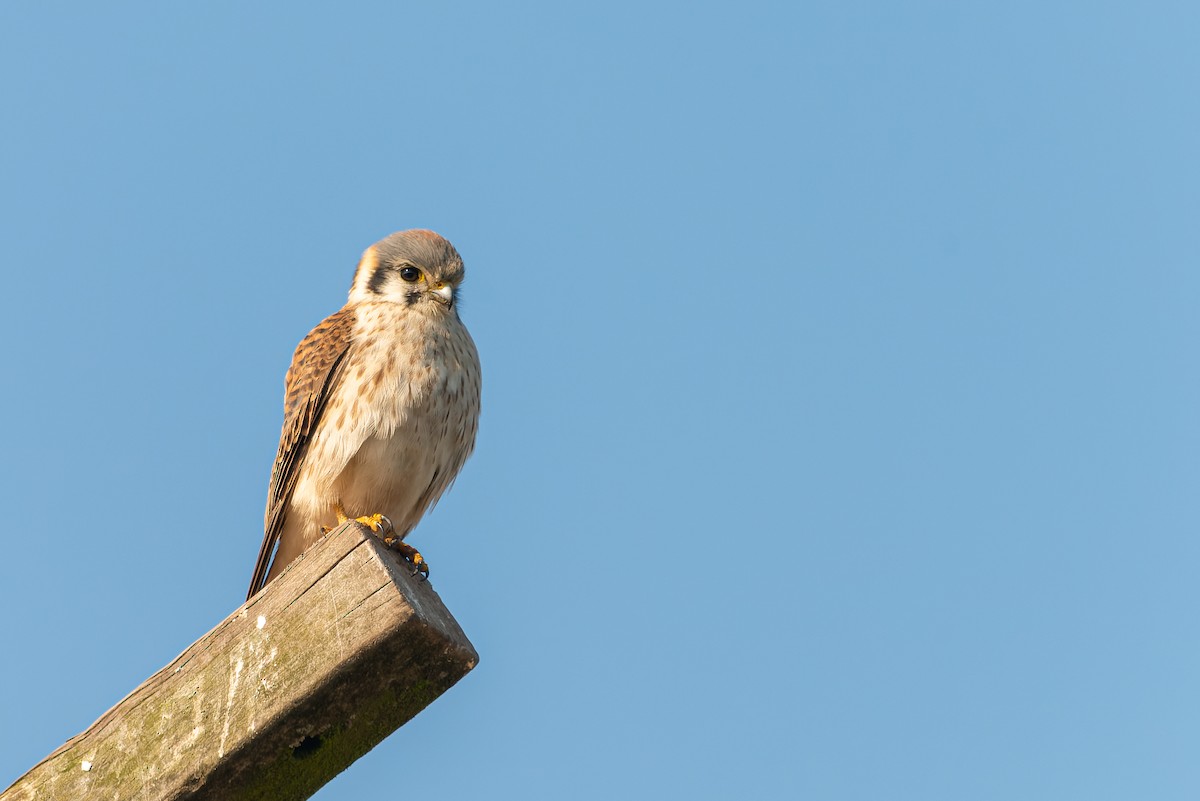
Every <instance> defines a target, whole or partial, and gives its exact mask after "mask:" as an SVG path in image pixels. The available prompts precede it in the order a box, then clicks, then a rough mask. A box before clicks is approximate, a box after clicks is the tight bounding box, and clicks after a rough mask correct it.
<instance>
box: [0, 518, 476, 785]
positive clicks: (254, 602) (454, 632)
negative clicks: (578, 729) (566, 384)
mask: <svg viewBox="0 0 1200 801" xmlns="http://www.w3.org/2000/svg"><path fill="white" fill-rule="evenodd" d="M410 572H411V568H410V567H409V566H408V564H407V563H406V562H404V561H403V560H402V559H401V558H400V557H399V555H398V554H396V553H395V552H394V551H391V550H389V549H387V548H385V547H384V546H383V544H382V543H381V542H380V541H379V540H378V539H377V538H376V537H374V536H373V535H371V534H369V533H368V532H367V531H366V529H365V528H364V527H362V526H360V525H359V524H357V523H353V522H350V523H346V524H345V525H342V526H340V527H338V528H337V529H335V530H334V531H333V532H331V533H330V534H329V535H328V536H327V537H325V539H324V540H322V541H321V542H320V543H318V544H317V545H315V546H313V547H312V548H311V549H310V550H309V551H308V552H306V553H305V554H304V556H303V557H301V558H300V559H298V560H296V561H295V562H293V563H292V564H291V565H290V566H289V567H288V569H287V570H286V571H284V572H283V573H282V574H281V575H280V576H279V577H278V578H276V579H275V580H274V581H272V582H271V583H270V584H268V585H267V587H266V589H265V590H263V591H262V592H260V593H259V594H258V595H256V596H254V597H253V598H251V599H250V600H249V601H247V602H246V603H245V604H244V605H243V606H242V607H241V608H240V609H238V610H237V611H236V612H234V613H233V614H232V615H230V616H229V617H227V618H226V619H225V620H224V621H223V622H221V623H220V624H219V625H218V626H217V627H216V628H214V629H213V630H212V631H210V632H209V633H208V634H206V635H204V636H203V637H201V638H200V639H199V640H197V641H196V642H195V643H193V644H192V645H191V647H189V648H188V649H187V650H185V651H184V652H183V653H182V654H180V655H179V657H178V658H176V659H175V661H174V662H172V663H171V664H169V665H167V666H166V667H165V668H163V669H162V670H160V671H159V672H158V673H156V674H154V675H153V676H151V677H150V678H149V679H147V680H146V681H145V682H144V683H143V684H142V685H141V686H140V687H138V688H137V689H136V690H134V691H133V692H132V693H130V694H129V695H128V696H126V697H125V699H124V700H122V701H121V702H120V703H118V704H117V705H116V706H114V707H113V708H112V709H110V710H109V711H108V712H106V713H104V715H102V716H101V717H100V719H99V720H97V721H96V722H95V723H93V724H92V725H91V727H89V728H88V729H87V731H85V732H83V733H82V734H79V735H77V736H75V737H72V738H71V739H70V740H68V741H67V742H66V743H65V744H64V745H63V746H62V747H60V748H59V749H58V750H57V751H55V752H54V753H53V754H51V755H50V756H48V757H46V758H45V759H44V760H42V761H41V762H40V763H38V764H37V765H36V766H34V768H33V769H32V770H30V771H29V772H28V773H26V774H25V775H24V776H23V777H21V778H20V779H18V780H17V782H16V783H15V784H14V785H13V786H12V787H10V788H8V790H6V791H5V792H4V793H2V794H0V801H34V799H37V801H47V800H48V799H62V801H76V799H88V798H95V799H101V798H104V799H146V801H166V799H210V798H211V799H271V800H272V801H287V800H289V799H304V798H308V797H309V796H311V795H312V794H313V793H315V792H316V791H317V790H318V789H320V787H321V786H322V785H324V784H325V783H326V782H328V781H329V780H330V779H332V778H333V777H334V776H336V775H337V774H338V773H340V772H341V771H342V770H344V769H345V768H346V767H348V766H349V765H350V763H351V762H353V761H354V760H356V759H358V758H359V757H360V756H362V755H363V754H365V753H366V752H367V751H369V750H371V749H372V748H373V747H375V745H377V744H378V743H379V742H380V741H382V740H383V738H384V737H386V736H387V735H389V734H391V733H392V732H393V731H395V730H396V729H398V728H399V727H400V726H402V725H403V724H404V723H405V722H407V721H408V720H409V719H410V718H412V717H413V716H414V715H416V714H417V713H418V712H420V711H421V710H422V709H424V708H425V707H426V706H428V705H429V704H430V703H431V702H432V701H433V700H434V699H435V698H437V697H438V696H439V695H441V694H442V693H443V692H445V691H446V690H447V689H449V688H450V687H451V686H452V685H453V684H454V683H455V682H456V681H458V680H459V679H460V678H462V677H463V676H464V675H466V674H467V672H468V671H469V670H471V669H472V668H473V667H475V664H476V662H477V661H478V659H479V656H478V655H477V654H476V653H475V649H474V648H473V647H472V646H471V643H470V642H469V641H468V640H467V637H466V635H465V634H463V632H462V629H460V628H459V626H458V623H457V622H455V620H454V618H453V617H451V616H450V613H449V612H448V611H447V610H446V607H444V606H443V605H442V602H441V599H440V598H438V596H437V593H435V592H434V591H433V588H432V587H431V586H430V585H429V583H428V582H424V581H421V580H419V579H415V578H413V577H412V576H410V575H409V573H410ZM447 747H449V744H447ZM380 792H381V794H382V795H383V796H390V795H391V794H390V793H389V792H387V791H386V790H385V788H380Z"/></svg>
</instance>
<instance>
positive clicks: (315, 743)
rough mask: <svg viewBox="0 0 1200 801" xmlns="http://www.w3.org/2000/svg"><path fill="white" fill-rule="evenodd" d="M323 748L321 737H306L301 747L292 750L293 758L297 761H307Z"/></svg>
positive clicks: (301, 742)
mask: <svg viewBox="0 0 1200 801" xmlns="http://www.w3.org/2000/svg"><path fill="white" fill-rule="evenodd" d="M320 747H321V738H320V737H305V738H304V739H303V740H301V741H300V745H298V746H296V747H295V748H293V749H292V756H293V757H295V758H296V759H307V758H308V757H310V756H312V755H313V754H315V753H317V750H318V749H319V748H320Z"/></svg>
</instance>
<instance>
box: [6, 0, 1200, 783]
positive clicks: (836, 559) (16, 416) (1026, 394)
mask: <svg viewBox="0 0 1200 801" xmlns="http://www.w3.org/2000/svg"><path fill="white" fill-rule="evenodd" d="M1198 41H1200V10H1198V8H1197V6H1196V5H1195V4H1194V3H1153V2H1152V3H1140V4H1133V3H1128V4H1119V3H1083V2H1079V3H1046V2H1037V3H1031V2H1016V3H1013V2H1005V3H991V4H981V3H956V2H913V3H903V4H897V3H885V2H820V3H795V2H791V3H778V4H763V3H757V2H742V3H736V4H728V5H715V4H708V3H678V4H664V3H653V2H651V3H644V2H642V3H621V2H617V3H612V2H609V3H604V4H596V5H594V6H592V7H587V8H585V7H580V6H571V5H570V4H562V3H545V4H540V5H538V4H526V3H503V4H498V3H496V4H494V3H478V4H472V3H422V4H406V5H402V4H395V3H382V2H380V3H349V4H341V5H340V6H339V9H338V10H337V11H332V10H314V9H312V8H307V9H298V8H297V6H296V5H295V4H291V3H260V4H245V3H228V2H217V3H205V4H202V5H197V4H190V5H188V6H187V7H186V8H185V7H184V4H170V6H169V7H168V5H167V4H157V3H118V4H103V5H97V4H91V3H87V4H85V3H73V4H72V3H42V4H33V3H5V4H3V5H0V85H2V87H3V92H2V100H0V102H2V103H3V109H4V125H3V132H2V133H0V136H2V143H3V144H2V146H0V176H2V180H0V213H2V215H3V220H4V222H3V225H0V259H2V263H3V265H4V267H3V270H4V278H3V283H2V286H3V297H4V300H5V303H4V310H5V314H6V341H7V343H8V344H7V347H6V350H5V352H6V355H7V364H6V369H5V370H4V379H3V381H4V391H3V392H2V393H0V414H2V415H3V419H5V420H6V421H7V422H8V424H7V426H6V430H5V436H4V445H3V452H4V458H3V459H0V505H2V506H3V508H4V509H6V510H7V513H8V514H7V520H6V525H7V532H6V534H5V535H4V542H5V557H4V559H3V560H0V608H3V609H4V610H5V613H4V615H3V616H2V620H3V623H0V642H2V643H3V649H4V650H3V654H4V656H3V659H0V678H2V679H3V680H2V681H0V717H2V718H3V720H4V725H2V726H0V785H6V784H7V783H8V782H9V781H11V780H13V779H15V778H16V777H17V776H18V775H20V774H21V773H22V772H24V771H25V770H26V769H28V768H29V767H30V766H32V765H33V764H34V763H35V762H36V761H37V760H38V759H40V758H41V757H42V756H44V755H45V754H46V753H48V752H49V751H51V750H52V749H54V748H55V747H56V746H58V745H59V744H60V743H61V742H62V741H63V740H65V739H66V738H67V737H69V736H71V735H73V734H75V733H77V732H78V731H80V730H82V729H83V728H85V727H86V726H88V725H89V724H90V723H91V722H92V721H93V720H94V719H95V718H96V717H97V716H99V715H100V714H101V713H102V712H104V711H105V710H106V709H107V708H108V707H109V706H111V705H112V704H113V703H115V702H116V701H118V700H119V699H120V698H121V697H122V696H123V695H124V694H125V693H126V692H128V691H129V690H130V689H132V688H133V687H134V686H136V685H137V684H138V683H140V682H141V681H142V680H143V679H144V678H146V677H147V676H148V675H150V674H151V673H152V672H154V671H155V670H157V669H158V668H159V667H161V666H162V665H164V664H166V663H167V662H168V661H169V660H170V659H172V658H173V657H174V656H175V655H176V654H177V653H178V652H179V651H181V650H182V649H183V648H184V647H186V646H187V645H188V644H190V643H191V642H192V641H193V640H195V639H196V638H197V637H199V636H200V635H201V634H203V633H204V632H205V631H207V630H208V629H209V628H210V627H211V626H213V625H214V624H216V623H217V622H218V621H220V620H221V619H222V618H224V617H225V616H226V615H227V614H228V613H230V612H231V611H232V610H234V609H235V608H236V607H237V606H238V605H239V603H240V602H241V600H242V597H243V593H244V591H245V588H246V584H247V582H248V580H249V577H250V572H251V569H252V566H253V563H254V558H255V555H256V553H257V549H258V546H259V540H260V537H261V526H262V512H263V504H264V499H265V494H266V486H267V478H268V475H269V471H270V466H271V461H272V459H273V456H274V451H275V445H276V442H277V438H278V434H279V426H280V422H281V416H282V382H283V373H284V370H285V368H286V366H287V363H288V360H289V359H290V356H291V351H292V348H293V347H294V346H295V344H296V342H297V341H298V340H299V339H300V338H301V337H302V336H303V335H304V334H305V333H307V331H308V330H309V329H310V328H311V327H312V326H313V325H314V324H316V323H317V322H318V321H319V320H320V319H321V318H322V317H324V316H325V315H326V314H328V313H330V312H332V311H334V310H336V309H337V308H338V307H339V306H340V305H341V304H342V303H343V302H344V299H345V294H346V291H347V289H348V288H349V284H350V278H351V275H352V273H353V270H354V266H355V262H356V260H357V258H358V255H359V253H361V251H362V250H363V249H364V248H365V247H366V246H367V245H369V244H371V243H372V242H374V241H375V240H377V239H379V238H380V237H382V236H384V235H386V234H388V233H390V232H392V231H394V230H399V229H403V228H412V227H429V228H433V229H435V230H437V231H439V232H441V233H443V234H444V235H446V236H447V237H449V238H450V239H451V240H452V241H453V242H454V243H455V244H456V245H457V246H458V248H459V250H460V251H461V252H462V254H463V256H464V258H465V259H466V263H467V270H468V272H467V285H466V298H465V302H464V304H463V316H464V318H465V320H466V321H467V324H468V326H469V327H470V329H471V331H472V333H473V334H474V337H475V339H476V341H477V343H478V345H479V350H480V353H481V355H482V359H483V364H484V372H485V387H484V412H483V419H482V428H481V432H480V438H479V443H478V450H477V454H476V456H475V457H474V458H473V460H472V461H471V462H470V463H469V464H468V465H467V468H466V470H465V471H464V473H463V475H462V476H461V478H460V479H459V481H458V483H457V485H456V486H455V487H454V489H453V490H452V491H451V492H450V494H449V495H447V496H446V497H445V498H444V499H443V501H442V504H441V505H440V506H439V507H438V508H437V510H436V511H435V512H434V513H433V514H432V515H431V516H430V517H429V518H427V519H426V521H425V522H424V523H423V524H422V526H421V527H420V528H419V529H418V530H417V531H416V533H415V534H414V535H413V537H412V539H411V541H412V542H413V543H414V544H416V545H418V547H420V549H421V551H422V552H423V553H424V554H425V555H426V556H427V557H428V558H429V560H430V562H431V564H432V566H433V580H434V586H435V587H436V589H437V590H438V592H439V593H440V594H441V596H442V598H443V599H444V600H445V602H446V603H447V605H448V606H449V607H450V609H451V610H452V611H453V612H454V614H455V615H456V616H457V618H458V620H459V621H460V622H461V624H462V625H463V627H464V629H465V630H466V631H467V633H468V635H469V636H470V637H471V639H472V640H473V642H474V643H475V645H476V646H477V648H478V649H479V651H480V654H481V657H482V660H481V663H480V665H479V667H478V668H477V669H476V671H475V672H473V673H472V674H471V675H469V676H468V677H467V678H466V679H464V680H463V681H462V682H461V683H460V684H459V685H458V686H457V687H455V688H453V689H452V690H451V691H450V692H449V693H447V694H446V695H445V696H444V697H442V698H441V699H440V700H439V701H437V702H436V703H435V704H434V705H433V706H432V707H430V708H429V709H428V710H426V711H425V712H424V713H422V714H421V715H420V716H419V717H418V718H417V719H415V720H414V721H413V722H411V723H410V724H409V725H408V726H406V727H404V728H403V729H402V730H401V731H399V732H398V733H396V734H395V735H393V736H392V737H391V738H389V739H388V740H387V741H386V742H384V743H383V744H382V745H381V746H380V747H378V748H377V749H375V750H374V751H373V752H372V753H371V754H369V755H368V756H367V757H365V758H364V759H362V760H361V761H360V762H358V763H356V764H355V765H354V766H352V767H351V768H350V769H349V770H348V771H347V772H346V773H344V774H343V775H342V776H340V777H339V778H337V779H336V780H335V781H334V782H333V783H332V784H330V785H329V786H327V787H326V788H325V789H324V790H323V791H322V792H321V793H320V794H319V795H318V796H317V797H318V798H319V799H322V800H323V801H334V800H335V799H351V798H365V797H387V796H390V794H394V793H396V792H400V790H401V789H403V791H404V792H406V793H412V792H416V793H419V794H420V795H422V796H424V797H428V798H437V799H439V801H454V800H455V799H478V798H498V799H505V798H547V799H558V798H572V799H612V798H639V799H640V798H645V799H660V798H689V799H710V798H711V799H722V798H764V799H768V798H769V799H793V798H814V799H837V800H838V801H843V800H844V801H858V800H860V799H861V801H878V800H879V799H888V800H889V801H903V800H905V799H912V800H913V801H928V799H948V800H951V799H952V800H953V801H961V799H973V800H974V799H979V800H981V801H982V800H985V799H997V800H1001V799H1003V800H1005V801H1008V800H1010V799H1022V800H1023V801H1029V800H1031V799H1055V800H1056V801H1057V800H1059V799H1088V801H1103V800H1104V799H1114V801H1115V800H1117V799H1120V800H1121V801H1125V800H1127V799H1134V798H1138V799H1148V798H1152V799H1156V801H1171V800H1172V799H1189V800H1191V799H1195V798H1197V797H1198V796H1200V762H1198V761H1197V759H1196V749H1197V743H1198V742H1200V731H1198V728H1200V723H1198V721H1200V615H1198V614H1197V608H1198V606H1200V589H1198V588H1200V579H1198V573H1200V541H1198V539H1197V527H1198V523H1200V519H1198V518H1200V515H1198V513H1197V503H1196V498H1197V492H1196V490H1197V483H1198V480H1200V457H1198V454H1200V441H1198V440H1200V425H1198V420H1200V397H1198V396H1200V382H1198V380H1197V377H1196V376H1197V370H1196V354H1197V341H1198V337H1200V315H1198V313H1197V311H1198V307H1200V267H1198V257H1200V227H1198V226H1197V215H1198V212H1200V156H1198V154H1200V145H1198V143H1200V107H1198V106H1197V102H1196V91H1197V86H1198V85H1200V48H1198V47H1197V42H1198Z"/></svg>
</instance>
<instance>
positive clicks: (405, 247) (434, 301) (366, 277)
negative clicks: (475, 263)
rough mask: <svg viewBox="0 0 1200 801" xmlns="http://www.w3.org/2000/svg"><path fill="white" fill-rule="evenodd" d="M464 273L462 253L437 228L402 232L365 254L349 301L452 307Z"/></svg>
mask: <svg viewBox="0 0 1200 801" xmlns="http://www.w3.org/2000/svg"><path fill="white" fill-rule="evenodd" d="M463 275H464V272H463V262H462V257H461V256H459V255H458V251H457V250H455V249H454V246H453V245H451V244H450V243H449V242H447V241H446V240H445V239H443V238H442V237H440V236H438V235H437V234H435V233H434V232H433V231H424V230H420V229H414V230H412V231H400V232H399V233H395V234H392V235H391V236H389V237H387V238H385V239H381V240H379V241H378V242H376V243H375V244H374V245H371V247H369V248H367V250H366V252H365V253H363V257H362V260H361V261H359V263H358V270H357V271H356V272H355V273H354V283H353V284H352V285H351V287H350V302H351V303H372V302H380V301H383V302H387V303H400V304H402V305H404V306H410V307H413V308H414V309H420V310H421V311H425V312H449V311H452V310H454V307H455V302H456V300H457V298H458V288H459V286H460V285H461V284H462V281H463ZM455 313H457V312H455Z"/></svg>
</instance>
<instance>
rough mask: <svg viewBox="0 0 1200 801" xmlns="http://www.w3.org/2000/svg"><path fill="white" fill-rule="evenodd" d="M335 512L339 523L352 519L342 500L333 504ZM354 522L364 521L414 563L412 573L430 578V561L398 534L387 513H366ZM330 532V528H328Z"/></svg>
mask: <svg viewBox="0 0 1200 801" xmlns="http://www.w3.org/2000/svg"><path fill="white" fill-rule="evenodd" d="M333 510H334V512H336V513H337V519H338V525H339V526H340V525H341V524H342V523H345V522H346V521H347V520H349V519H350V517H349V515H347V514H346V510H345V509H343V508H342V503H341V501H338V502H336V503H335V504H334V505H333ZM354 522H356V523H362V524H363V525H364V526H366V527H367V528H369V529H371V531H373V532H375V533H376V534H377V535H379V539H380V540H382V541H383V544H384V545H386V546H387V547H389V548H392V549H394V550H397V551H399V552H400V555H401V556H403V557H404V558H405V559H407V560H408V561H409V562H411V563H412V566H413V572H412V575H414V576H415V575H417V574H418V573H420V574H421V576H422V577H424V578H429V563H428V562H426V561H425V557H423V556H421V552H420V551H418V550H417V549H416V548H414V547H412V546H411V545H408V544H406V543H405V542H404V541H403V540H402V539H401V538H400V537H399V535H397V534H396V527H395V526H393V525H392V521H391V520H389V519H388V516H387V515H384V514H379V513H378V512H377V513H375V514H373V515H364V516H363V517H356V518H354ZM326 531H327V532H328V530H326Z"/></svg>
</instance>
